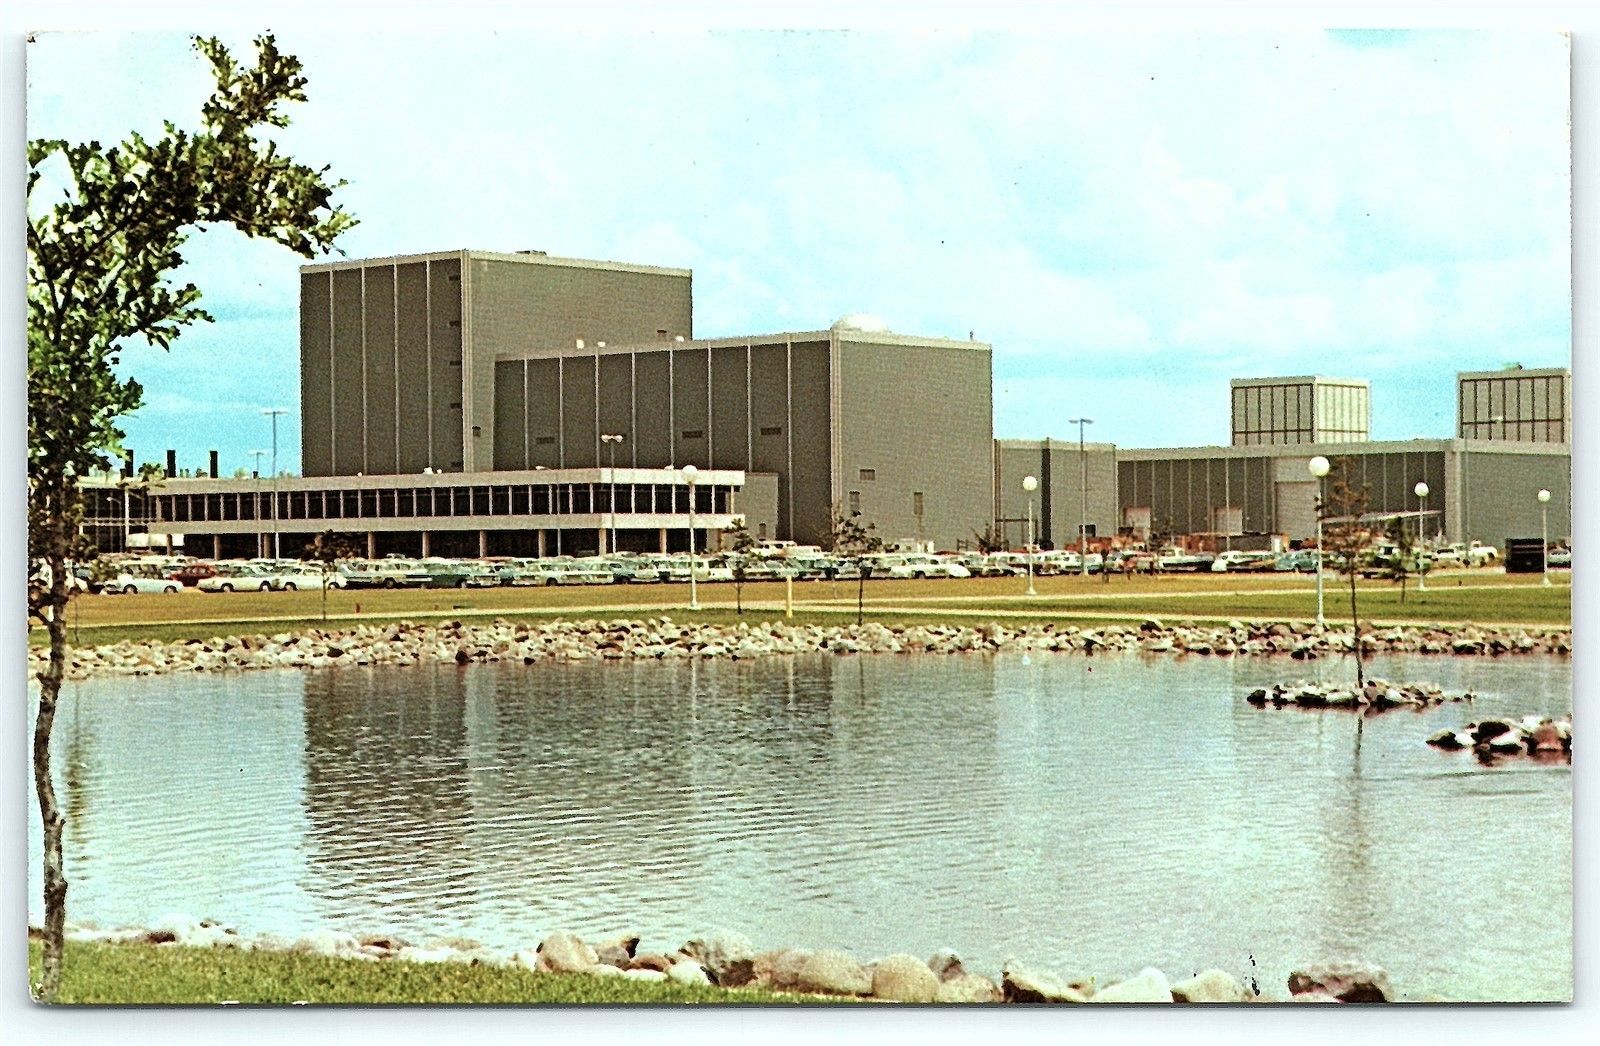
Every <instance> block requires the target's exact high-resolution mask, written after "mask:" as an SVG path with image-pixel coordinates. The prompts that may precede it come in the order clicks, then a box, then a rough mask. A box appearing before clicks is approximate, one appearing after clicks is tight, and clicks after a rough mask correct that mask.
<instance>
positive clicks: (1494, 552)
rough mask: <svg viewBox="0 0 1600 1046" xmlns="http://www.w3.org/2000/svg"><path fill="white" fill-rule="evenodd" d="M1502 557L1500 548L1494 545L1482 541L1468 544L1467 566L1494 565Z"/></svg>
mask: <svg viewBox="0 0 1600 1046" xmlns="http://www.w3.org/2000/svg"><path fill="white" fill-rule="evenodd" d="M1499 558H1500V550H1499V549H1497V548H1495V547H1494V546H1493V545H1485V544H1484V543H1483V542H1481V541H1474V542H1473V543H1472V544H1470V545H1468V546H1467V566H1469V567H1487V566H1492V565H1493V564H1494V563H1495V562H1496V561H1497V560H1498V559H1499Z"/></svg>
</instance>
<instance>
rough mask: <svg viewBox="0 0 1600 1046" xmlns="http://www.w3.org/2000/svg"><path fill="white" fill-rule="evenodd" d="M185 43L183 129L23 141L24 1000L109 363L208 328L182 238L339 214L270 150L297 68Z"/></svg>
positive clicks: (47, 946)
mask: <svg viewBox="0 0 1600 1046" xmlns="http://www.w3.org/2000/svg"><path fill="white" fill-rule="evenodd" d="M194 47H195V50H196V51H197V52H199V54H200V55H201V57H202V58H204V60H205V61H206V62H207V63H208V64H209V65H210V67H211V72H212V74H213V76H214V79H215V84H216V87H215V90H214V91H213V92H212V94H211V96H210V97H209V98H207V99H206V101H205V103H204V104H203V105H202V106H201V109H200V127H199V129H198V130H192V131H191V130H182V129H180V128H179V127H178V126H176V125H175V124H173V123H171V122H170V121H169V122H167V123H165V124H164V128H163V133H162V134H161V136H160V137H158V138H153V139H152V138H146V137H144V136H143V135H140V134H137V133H134V134H130V135H129V136H128V137H127V138H126V139H125V140H124V141H122V142H120V143H118V144H115V145H112V146H109V147H107V146H104V145H102V144H101V143H100V142H98V141H91V142H87V143H82V144H74V143H72V142H67V141H63V140H59V139H34V140H31V141H29V142H28V554H29V557H30V559H31V560H32V561H34V562H35V563H38V564H39V565H40V566H41V567H42V568H43V569H41V570H39V571H37V572H36V573H34V574H33V575H32V576H33V577H34V579H35V580H33V581H30V584H29V590H28V610H29V613H30V614H31V615H32V616H33V617H35V618H37V619H38V620H39V621H40V622H42V623H43V625H44V626H45V627H46V628H47V629H48V631H49V636H50V656H49V660H48V662H47V663H46V667H45V668H44V670H43V671H42V672H41V673H40V674H39V711H38V716H37V718H36V719H35V722H34V731H33V779H34V787H35V790H36V792H37V795H38V800H39V816H40V819H41V821H42V823H43V828H44V861H43V866H44V867H43V872H44V915H45V925H44V931H45V934H44V964H43V977H42V980H41V981H40V983H39V985H38V986H37V989H36V991H37V996H38V997H39V998H41V999H43V1000H47V1001H48V1000H53V999H54V998H55V997H56V994H57V992H58V991H59V989H60V986H61V966H62V952H63V945H64V938H65V925H66V898H67V879H66V875H65V871H64V868H63V861H62V850H61V839H62V827H63V821H62V815H61V810H60V807H59V806H58V805H57V802H56V795H55V788H54V786H53V784H52V780H51V772H50V734H51V729H52V727H53V725H54V722H55V713H56V703H57V699H58V697H59V695H60V691H61V680H62V676H63V673H64V669H65V665H66V658H67V629H66V620H67V619H66V613H65V610H66V605H67V599H68V596H69V593H68V589H67V574H68V564H69V563H71V562H73V561H77V560H83V559H85V558H88V557H90V556H92V555H93V549H92V548H91V547H90V546H88V544H87V543H86V542H85V541H84V540H83V538H82V537H81V536H80V534H79V524H80V522H81V520H82V518H83V493H82V490H81V489H80V481H81V480H83V479H84V478H85V477H86V476H88V475H89V474H90V473H91V472H93V471H95V470H105V469H108V468H109V467H110V466H111V462H112V459H113V457H114V456H116V455H119V454H120V452H121V444H122V439H123V432H122V430H121V429H120V428H119V427H118V425H119V419H121V418H122V417H123V416H124V415H127V414H128V413H130V412H132V411H134V410H136V409H137V408H138V407H139V404H140V401H141V398H142V395H143V390H142V389H141V388H140V386H139V383H138V382H137V381H134V380H133V379H131V378H123V377H121V376H119V375H118V373H117V370H116V366H117V363H118V358H119V354H120V353H121V351H122V350H123V349H124V348H125V347H127V346H129V345H131V344H137V343H139V342H146V343H149V344H151V345H155V346H157V347H160V348H163V349H165V348H170V347H171V345H172V343H173V341H174V340H175V339H176V338H177V337H178V334H179V333H180V332H181V331H182V330H183V328H184V327H186V326H188V325H189V324H192V323H196V322H200V321H209V320H210V319H211V317H210V316H209V315H208V314H207V313H206V312H205V310H203V309H202V308H201V307H200V305H199V302H200V289H199V288H198V287H196V286H195V285H194V284H192V283H183V284H179V283H177V282H176V281H174V280H172V279H171V274H172V273H173V272H174V270H176V269H177V268H178V266H179V265H180V264H181V263H182V262H183V256H182V254H181V253H180V251H181V248H182V247H183V244H184V243H185V242H186V241H187V239H188V237H189V235H190V234H191V233H192V232H193V231H194V230H195V229H196V228H200V227H206V226H225V225H231V226H233V227H234V228H235V229H237V230H238V231H239V232H241V233H243V234H244V235H246V236H249V237H252V238H256V239H263V240H270V241H273V242H275V243H280V244H282V245H283V246H285V247H287V248H289V249H290V250H292V251H294V252H295V253H296V254H298V255H301V256H302V257H306V258H312V257H316V256H317V255H318V254H320V253H322V252H324V251H327V250H329V249H330V248H331V247H332V245H333V242H334V240H335V239H336V238H337V237H338V236H339V235H340V234H341V233H342V232H344V231H345V230H347V229H349V228H350V227H351V226H353V225H354V224H355V220H354V219H353V218H352V217H351V216H350V215H349V214H348V213H346V212H345V211H344V210H343V209H342V208H341V207H339V206H336V205H335V204H334V203H333V193H334V190H336V189H337V188H339V187H340V186H341V185H342V184H343V183H342V182H332V181H330V179H329V175H328V168H326V167H323V168H313V167H308V166H306V165H304V164H301V163H297V162H295V161H294V160H292V159H291V158H289V157H287V156H284V155H282V154H281V153H280V152H279V149H278V145H277V143H276V142H274V141H273V138H272V133H273V129H274V128H283V127H287V126H288V124H289V117H288V116H287V115H286V114H285V112H284V108H285V106H286V105H287V103H290V102H302V101H305V99H306V94H305V84H306V79H305V77H304V76H303V75H302V73H301V68H302V67H301V63H300V61H299V59H297V58H295V57H294V56H293V55H288V54H284V53H282V52H280V51H279V50H278V47H277V44H276V42H275V41H274V40H273V38H272V37H271V36H263V37H259V38H258V39H257V40H256V41H255V61H254V63H253V64H249V65H245V64H241V63H240V62H238V61H236V60H235V58H234V56H233V55H232V54H230V53H229V51H228V49H227V48H226V47H224V46H223V44H222V43H221V42H220V41H219V40H217V39H215V38H198V37H197V38H196V39H195V40H194Z"/></svg>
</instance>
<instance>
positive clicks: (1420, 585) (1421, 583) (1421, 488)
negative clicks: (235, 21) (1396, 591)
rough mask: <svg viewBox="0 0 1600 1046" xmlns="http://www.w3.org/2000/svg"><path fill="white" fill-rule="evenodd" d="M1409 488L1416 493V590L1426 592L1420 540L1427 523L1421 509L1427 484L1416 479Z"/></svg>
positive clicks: (1425, 573) (1426, 577)
mask: <svg viewBox="0 0 1600 1046" xmlns="http://www.w3.org/2000/svg"><path fill="white" fill-rule="evenodd" d="M1411 489H1412V490H1413V491H1415V492H1416V495H1417V591H1418V592H1426V591H1428V572H1427V571H1426V570H1423V569H1422V553H1423V548H1422V542H1423V539H1424V537H1425V536H1426V535H1425V531H1426V530H1427V526H1428V524H1427V521H1426V517H1425V516H1424V515H1423V512H1422V510H1423V508H1424V506H1426V505H1427V504H1428V485H1427V484H1426V483H1424V482H1422V481H1421V480H1418V481H1417V485H1416V486H1415V487H1412V488H1411Z"/></svg>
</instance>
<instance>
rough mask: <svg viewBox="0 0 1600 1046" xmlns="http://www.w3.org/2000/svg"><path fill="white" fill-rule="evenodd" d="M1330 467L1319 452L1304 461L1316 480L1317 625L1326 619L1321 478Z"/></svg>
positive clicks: (1325, 622) (1326, 473)
mask: <svg viewBox="0 0 1600 1046" xmlns="http://www.w3.org/2000/svg"><path fill="white" fill-rule="evenodd" d="M1332 467H1333V466H1332V465H1330V464H1329V462H1328V459H1327V458H1325V457H1323V456H1322V455H1321V454H1318V455H1317V456H1316V457H1314V458H1312V459H1311V460H1310V461H1309V462H1307V463H1306V468H1307V469H1308V470H1309V471H1310V472H1311V475H1312V477H1313V478H1315V479H1316V481H1317V625H1318V626H1319V627H1320V626H1322V625H1325V624H1327V619H1326V618H1324V617H1323V616H1322V514H1323V504H1322V480H1323V479H1324V478H1325V477H1326V476H1327V475H1328V470H1329V469H1331V468H1332Z"/></svg>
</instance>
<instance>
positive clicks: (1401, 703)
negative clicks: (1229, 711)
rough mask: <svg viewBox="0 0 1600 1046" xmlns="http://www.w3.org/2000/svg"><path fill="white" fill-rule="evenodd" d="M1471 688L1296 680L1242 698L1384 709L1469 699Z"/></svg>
mask: <svg viewBox="0 0 1600 1046" xmlns="http://www.w3.org/2000/svg"><path fill="white" fill-rule="evenodd" d="M1473 697H1474V695H1473V694H1472V692H1471V691H1467V692H1465V693H1460V694H1446V693H1445V692H1444V689H1443V688H1442V687H1440V686H1439V684H1437V683H1391V682H1389V681H1388V680H1387V679H1369V680H1367V685H1366V686H1364V687H1362V688H1361V689H1359V690H1358V689H1356V688H1355V687H1338V686H1327V685H1323V684H1319V683H1309V682H1307V681H1305V680H1303V679H1302V680H1300V681H1299V682H1296V683H1276V684H1274V685H1273V686H1272V687H1270V688H1262V689H1259V690H1252V691H1251V692H1250V693H1249V695H1248V696H1246V697H1245V701H1247V702H1248V703H1250V704H1252V705H1255V706H1256V707H1257V708H1265V707H1266V706H1267V705H1269V704H1270V705H1271V706H1272V707H1273V708H1284V707H1294V708H1340V709H1344V710H1346V711H1350V712H1365V713H1369V714H1370V713H1374V712H1387V711H1389V710H1390V709H1393V708H1410V709H1413V710H1415V711H1418V712H1420V711H1422V710H1423V709H1426V708H1432V707H1433V706H1435V705H1442V704H1444V703H1445V702H1447V701H1471V700H1472V699H1473Z"/></svg>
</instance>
